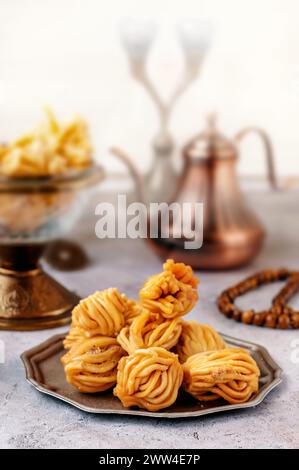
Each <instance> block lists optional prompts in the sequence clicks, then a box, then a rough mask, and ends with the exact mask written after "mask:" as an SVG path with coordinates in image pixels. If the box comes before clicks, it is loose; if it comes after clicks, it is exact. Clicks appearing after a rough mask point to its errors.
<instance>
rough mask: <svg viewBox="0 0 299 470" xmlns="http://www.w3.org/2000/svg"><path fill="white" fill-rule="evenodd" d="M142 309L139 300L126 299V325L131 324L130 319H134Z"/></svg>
mask: <svg viewBox="0 0 299 470" xmlns="http://www.w3.org/2000/svg"><path fill="white" fill-rule="evenodd" d="M143 310H144V309H143V307H142V305H141V303H140V302H138V301H137V300H134V299H127V309H126V311H125V314H124V315H125V322H126V325H131V323H132V321H133V320H135V318H136V317H138V315H140V314H141V313H142V312H143Z"/></svg>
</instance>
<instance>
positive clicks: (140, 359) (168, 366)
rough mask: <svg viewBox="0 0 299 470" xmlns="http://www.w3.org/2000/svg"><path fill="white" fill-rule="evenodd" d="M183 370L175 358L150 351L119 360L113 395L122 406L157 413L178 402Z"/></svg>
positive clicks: (173, 355)
mask: <svg viewBox="0 0 299 470" xmlns="http://www.w3.org/2000/svg"><path fill="white" fill-rule="evenodd" d="M182 380H183V369H182V366H181V364H180V363H179V360H178V357H177V355H176V354H173V353H171V352H169V351H167V350H166V349H163V348H158V347H153V348H149V349H138V350H137V351H135V352H134V353H133V354H131V355H130V356H124V357H122V358H121V360H120V362H119V365H118V369H117V385H116V387H115V389H114V392H113V393H114V395H115V396H116V397H118V398H119V399H120V400H121V402H122V404H123V406H125V407H126V408H128V407H130V406H138V407H139V408H144V409H146V410H148V411H158V410H162V409H163V408H167V407H169V406H171V405H172V404H173V403H174V402H175V401H176V399H177V396H178V391H179V388H180V386H181V383H182Z"/></svg>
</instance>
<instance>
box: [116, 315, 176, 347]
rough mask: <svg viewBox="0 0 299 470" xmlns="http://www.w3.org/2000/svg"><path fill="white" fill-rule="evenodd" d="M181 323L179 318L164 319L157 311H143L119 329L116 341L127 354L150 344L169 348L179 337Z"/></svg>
mask: <svg viewBox="0 0 299 470" xmlns="http://www.w3.org/2000/svg"><path fill="white" fill-rule="evenodd" d="M181 323H182V322H181V319H180V318H173V319H171V320H166V319H165V318H163V317H162V316H161V315H160V314H159V313H151V312H149V311H144V312H143V313H141V314H140V315H138V316H137V317H136V318H135V319H134V320H133V322H132V323H131V325H130V326H125V327H124V328H123V329H122V330H121V331H120V333H119V335H118V337H117V341H118V342H119V344H120V345H121V347H122V348H123V349H124V350H125V351H127V353H128V354H132V353H133V352H134V351H136V349H144V348H149V347H152V346H159V347H161V348H165V349H171V348H173V347H174V346H175V345H176V344H177V342H178V339H179V337H180V334H181V331H182V326H181Z"/></svg>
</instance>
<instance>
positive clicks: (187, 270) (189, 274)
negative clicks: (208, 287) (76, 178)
mask: <svg viewBox="0 0 299 470" xmlns="http://www.w3.org/2000/svg"><path fill="white" fill-rule="evenodd" d="M163 269H164V271H171V272H172V274H174V275H175V277H176V278H177V280H178V281H181V282H183V283H184V284H189V285H190V286H191V287H193V289H196V288H197V286H198V283H199V279H198V278H197V277H196V276H195V275H194V272H193V269H192V268H191V266H188V265H187V264H184V263H175V262H174V261H173V259H168V260H166V262H165V263H164V264H163Z"/></svg>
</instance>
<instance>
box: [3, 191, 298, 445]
mask: <svg viewBox="0 0 299 470" xmlns="http://www.w3.org/2000/svg"><path fill="white" fill-rule="evenodd" d="M100 197H101V196H100V195H98V196H97V200H98V199H100ZM298 202H299V197H298V193H289V194H284V193H277V194H271V195H270V194H268V193H267V192H262V193H260V192H258V193H256V194H252V195H251V203H252V204H253V205H254V206H255V207H257V209H258V211H259V212H260V214H261V216H262V217H263V220H264V221H265V223H266V225H267V227H268V230H269V232H270V233H269V236H268V239H267V242H266V244H265V247H264V249H263V251H262V253H261V254H260V256H259V257H258V258H257V259H256V260H255V261H254V263H253V264H252V265H251V266H250V267H248V268H246V269H242V270H241V271H232V272H226V273H200V278H201V283H200V286H199V294H200V301H199V303H198V306H197V307H196V309H195V311H194V312H193V313H192V316H194V317H196V318H197V319H198V320H199V321H202V322H209V323H211V324H212V325H213V326H214V327H216V328H217V329H218V330H219V331H222V332H224V333H227V334H229V335H232V336H235V337H239V338H243V339H247V340H249V341H250V340H251V341H254V342H257V343H260V344H262V345H264V346H265V347H266V348H268V350H269V351H270V353H271V354H272V355H273V357H274V359H275V360H276V361H277V362H278V364H279V365H280V366H281V367H282V368H283V369H284V382H283V384H281V385H280V386H279V387H278V388H277V389H276V390H274V391H273V392H271V393H270V395H268V397H267V398H266V400H265V401H264V402H263V403H262V404H261V405H259V406H258V407H256V408H255V409H249V410H245V411H239V412H233V413H230V414H222V415H221V414H218V415H215V416H207V417H204V418H200V419H189V420H185V421H184V420H179V421H164V420H161V419H142V418H138V419H136V418H129V417H124V416H109V417H108V416H92V415H88V414H85V413H84V412H81V411H79V410H77V409H75V408H73V407H71V406H68V405H66V404H65V403H62V402H59V401H57V400H55V399H53V398H50V397H46V396H44V395H42V394H40V393H39V392H37V391H36V390H35V389H34V388H33V387H31V386H30V385H29V384H28V383H26V381H25V379H24V369H23V365H22V363H21V361H20V359H19V356H20V354H21V353H22V352H23V351H24V350H25V349H28V348H30V347H32V346H34V345H35V344H37V343H39V342H41V341H42V340H44V339H46V338H48V337H49V336H50V335H52V334H54V333H58V332H63V331H64V330H65V328H64V329H63V328H59V329H55V330H46V331H42V332H29V333H22V332H21V333H17V332H0V339H1V340H2V341H4V342H5V347H6V361H5V363H4V364H0V398H1V399H0V447H1V448H6V447H12V448H43V447H48V448H53V447H59V448H68V447H79V448H94V447H95V448H114V447H121V448H138V447H139V448H140V447H152V448H163V447H166V448H176V447H182V448H202V447H205V448H214V447H221V448H231V447H232V448H242V447H250V448H261V447H267V448H269V447H271V448H285V447H291V448H294V447H297V448H298V447H299V411H298V410H299V406H298V405H299V364H298V363H297V364H294V363H292V361H291V353H292V350H293V349H292V341H294V340H296V339H297V340H298V343H299V330H297V331H276V330H270V329H264V328H259V327H253V326H245V325H242V324H239V323H236V322H233V321H231V320H228V319H226V318H224V317H223V316H222V315H220V314H219V313H218V312H217V308H216V306H215V299H216V296H217V295H218V294H219V292H220V291H221V290H222V289H223V288H225V287H227V286H229V285H230V284H231V283H234V282H235V281H237V280H239V279H240V277H243V276H245V275H247V274H249V273H252V272H254V271H255V270H257V269H263V268H266V267H271V266H273V267H275V266H278V265H280V266H286V267H290V268H291V267H293V268H296V269H298V268H299V259H298V246H299V235H298V233H299V217H298V216H299V207H298ZM93 208H94V203H93V204H91V209H90V214H92V212H93ZM95 220H96V219H95V217H93V216H89V217H88V219H86V221H85V223H83V222H81V224H80V225H79V227H78V228H77V232H76V237H80V238H81V240H83V242H84V245H85V246H86V249H87V250H88V252H89V254H90V255H91V257H92V261H93V262H92V264H91V266H89V268H88V269H86V270H84V271H80V272H72V273H55V275H56V278H57V279H59V280H61V281H62V282H63V283H65V285H67V286H68V287H69V288H70V289H73V290H76V291H77V292H78V293H79V294H80V295H81V296H84V295H87V294H90V293H92V292H93V291H94V290H95V289H103V288H106V287H109V286H116V287H118V288H119V289H120V290H122V291H125V292H126V293H127V294H128V295H130V296H134V295H136V294H137V291H138V288H139V286H140V284H141V283H142V282H143V280H144V279H145V278H146V277H147V276H148V275H150V274H152V273H155V272H157V271H159V269H160V266H161V262H160V260H158V259H157V258H156V257H155V256H153V255H152V253H151V252H150V251H149V250H148V248H147V247H146V245H145V244H144V243H142V242H141V241H131V240H115V241H108V240H105V241H101V240H97V239H96V238H95V236H94V235H93V233H94V230H93V226H94V223H95ZM275 289H277V286H276V287H275V286H272V287H269V288H268V287H267V288H264V289H263V290H261V291H260V292H259V293H258V294H256V293H254V294H250V295H248V296H247V299H245V298H244V299H242V302H244V303H245V301H246V303H248V304H250V302H251V301H254V303H255V305H260V306H261V305H264V306H266V305H267V299H268V298H269V295H271V293H273V292H274V290H275ZM294 305H297V306H299V301H298V300H297V301H296V303H294ZM297 347H298V346H297Z"/></svg>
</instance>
